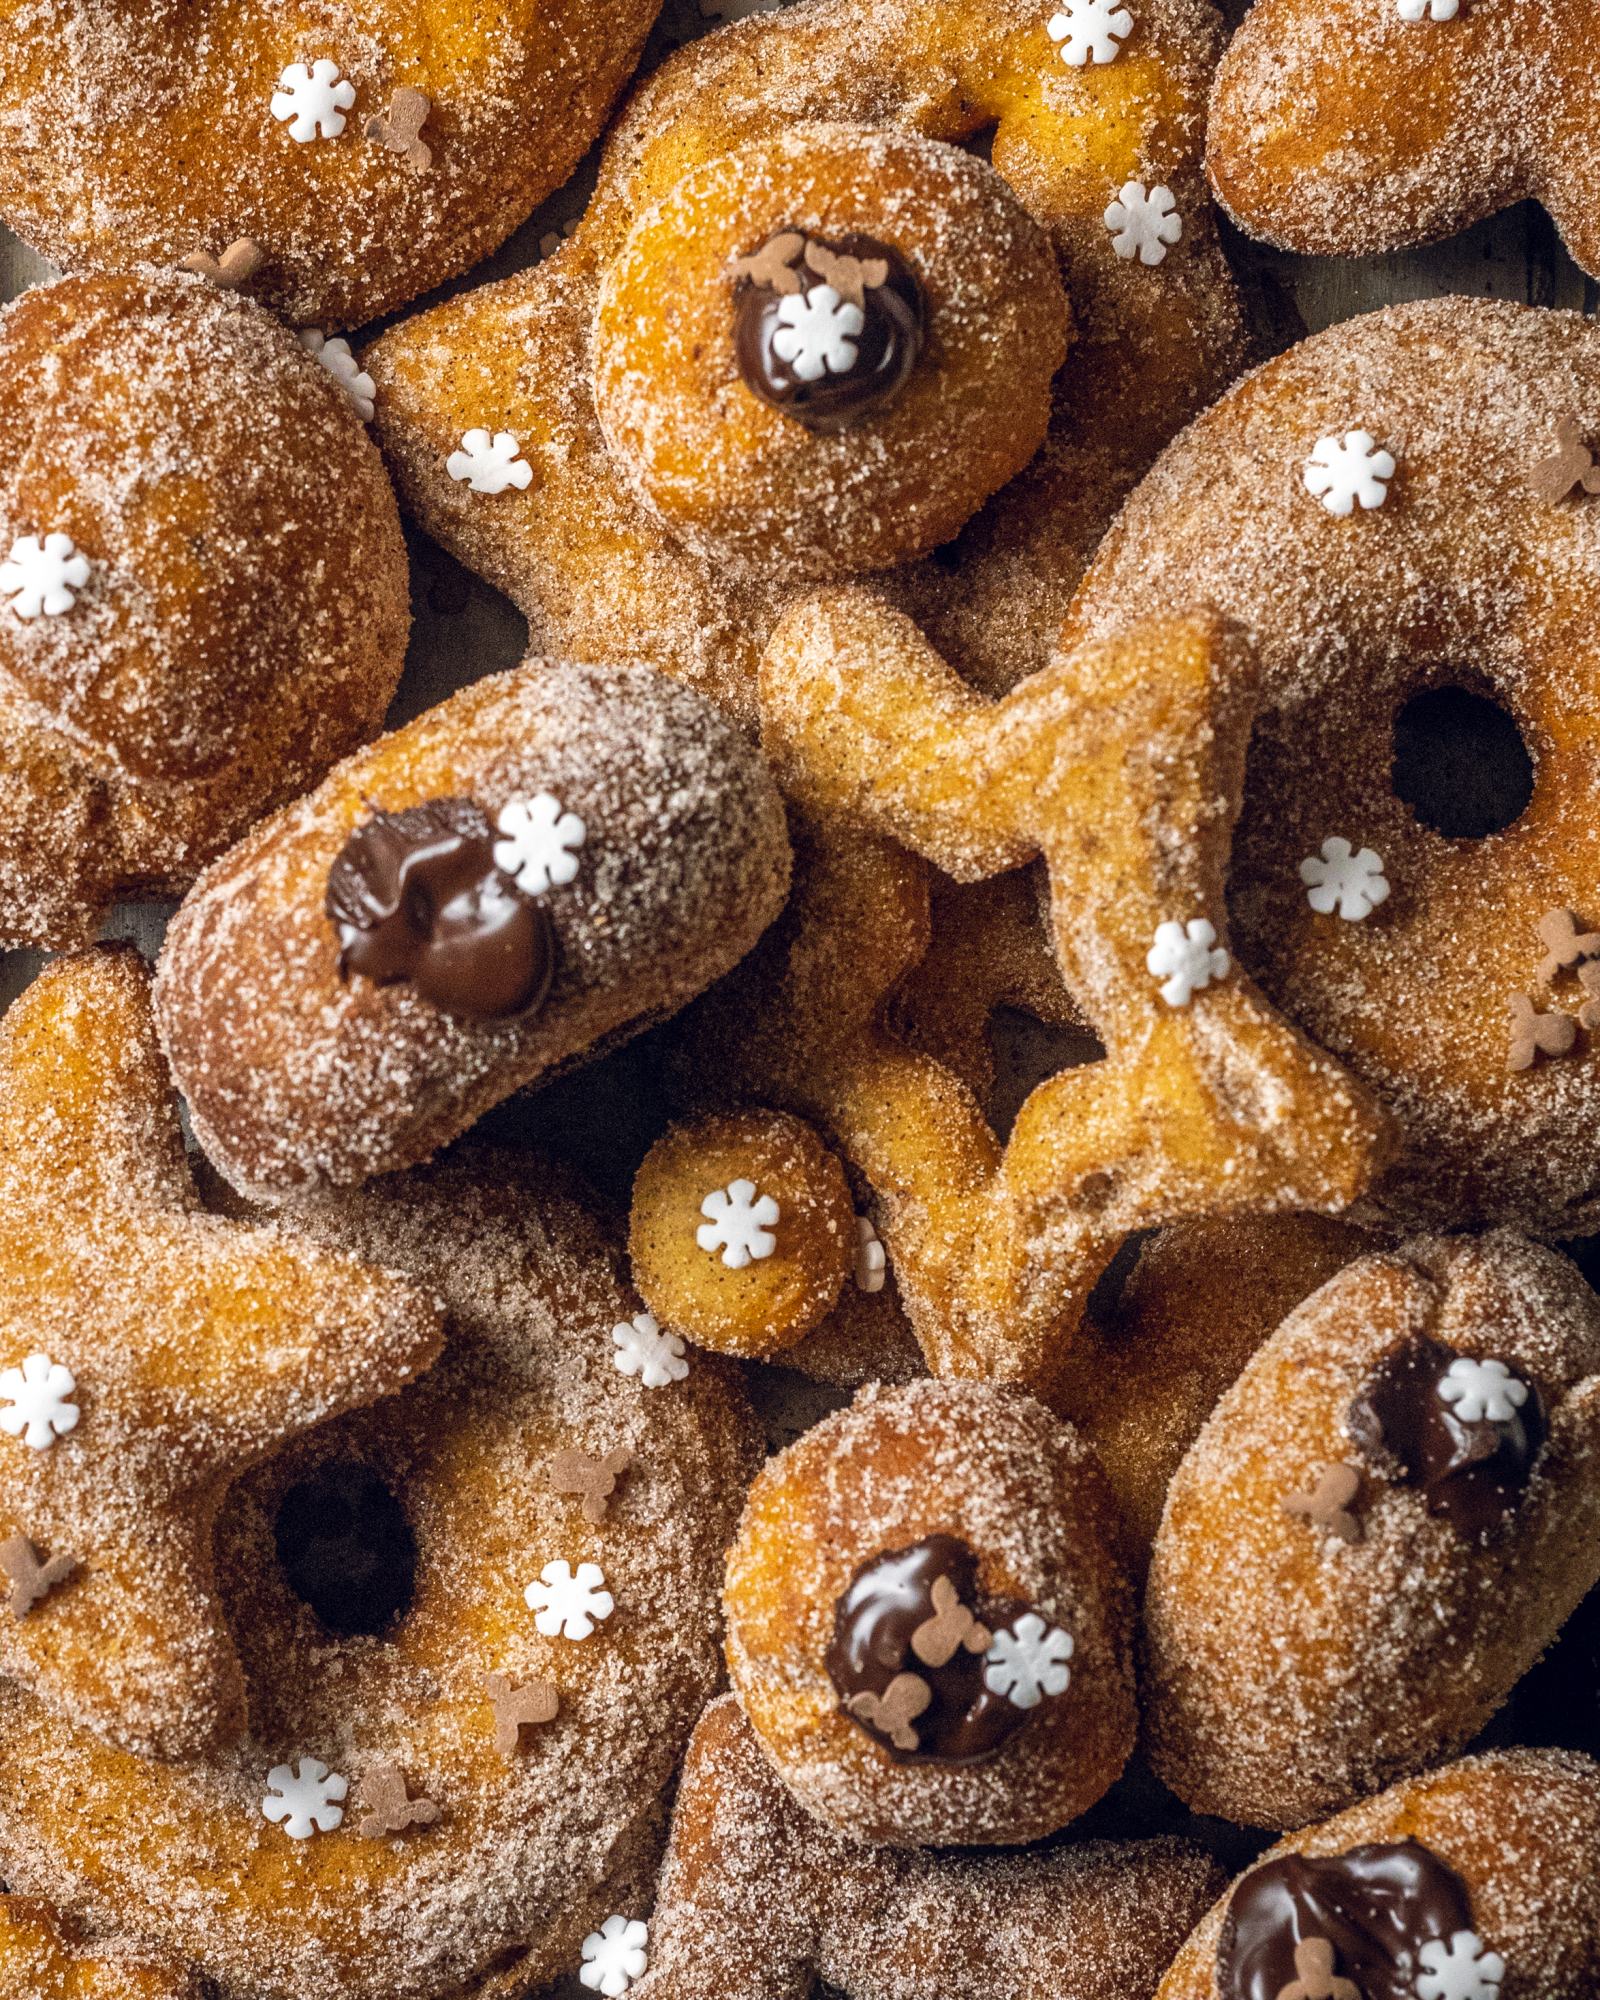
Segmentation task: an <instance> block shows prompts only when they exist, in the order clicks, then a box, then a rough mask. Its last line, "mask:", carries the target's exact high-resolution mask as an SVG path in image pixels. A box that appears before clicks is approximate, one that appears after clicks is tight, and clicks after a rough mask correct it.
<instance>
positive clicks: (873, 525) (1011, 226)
mask: <svg viewBox="0 0 1600 2000" xmlns="http://www.w3.org/2000/svg"><path fill="white" fill-rule="evenodd" d="M1066 347H1067V308H1066V301H1065V298H1064V296H1063V294H1062V290H1061V281H1060V279H1059V277H1058V275H1057V272H1056V261H1055V256H1054V254H1053V252H1052V250H1051V248H1050V243H1049V239H1048V238H1047V237H1046V235H1045V233H1044V231H1043V230H1042V229H1041V228H1040V227H1039V225H1038V224H1037V223H1036V222H1035V221H1034V220H1033V219H1032V217H1031V216H1029V214H1028V212H1027V210H1026V209H1025V208H1023V206H1022V205H1021V203H1020V202H1019V201H1018V200H1017V198H1016V197H1015V195H1013V194H1012V193H1011V191H1010V189H1009V188H1008V187H1007V186H1006V184H1005V182H1004V181H1003V180H1002V179H1001V178H1000V176H999V175H998V174H997V173H996V172H995V171H994V169H993V168H992V167H990V166H988V165H987V164H986V163H985V162H984V161H982V160H977V159H974V158H973V157H972V156H971V155H970V154H967V153H963V152H960V151H958V150H956V149H955V148H953V147H950V146H941V145H938V144H936V143H935V142H934V141H933V140H931V139H923V138H919V137H916V136H914V135H912V134H910V133H899V132H872V131H864V130H862V129H861V128H860V127H858V126H850V125H797V126H794V127H791V128H790V129H788V130H784V131H779V132H777V133H776V134H773V135H771V136H768V137H764V138H761V139H758V140H756V141H755V142H754V143H752V144H750V145H746V146H742V147H740V148H738V149H737V150H736V151H734V152H731V153H725V154H723V155H722V156H721V157H720V158H719V159H715V160H711V161H708V162H706V163H705V164H704V165H702V166H699V167H696V168H694V169H692V170H691V171H690V172H689V173H687V174H685V175H684V177H683V179H682V180H680V181H679V182H678V183H677V184H676V185H675V186H674V187H673V189H672V190H671V192H670V193H668V194H667V195H666V196H664V197H663V199H662V200H660V201H659V202H657V203H655V204H654V205H653V206H652V207H651V208H649V209H647V210H646V211H645V212H644V214H642V215H641V216H640V217H639V218H638V219H637V220H636V221H635V223H634V225H633V227H632V229H631V230H630V231H629V232H628V237H627V240H626V242H625V243H624V244H623V246H622V248H621V250H620V251H619V252H618V254H617V256H616V257H615V258H614V259H613V260H612V262H611V264H610V265H609V266H608V267H607V270H606V273H605V276H604V279H603V280H602V283H601V286H600V299H599V306H598V310H597V313H596V318H595V347H594V391H595V408H596V410H597V412H598V414H599V418H600V426H601V429H602V430H603V431H604V432H605V438H606V443H607V444H608V445H609V446H610V448H611V450H612V452H613V453H614V454H615V455H616V457H617V459H618V461H619V462H620V463H621V464H622V465H623V466H624V467H625V468H626V470H627V473H628V475H629V477H630V478H631V479H632V480H633V482H634V483H635V485H636V486H637V487H638V488H639V490H640V492H641V493H642V494H643V495H644V497H645V499H646V501H647V502H648V504H649V505H650V506H651V507H653V508H654V509H655V511H656V513H657V514H658V515H659V516H660V518H661V519H662V520H663V521H664V522H665V523H666V525H667V526H668V527H669V528H670V529H671V530H672V531H673V533H674V534H676V535H677V536H679V537H680V538H681V539H682V540H683V541H685V542H686V543H688V544H689V546H690V547H692V548H696V549H698V550H700V551H701V552H703V553H704V554H705V555H707V556H708V557H710V558H711V559H713V560H716V561H722V562H727V563H731V564H733V565H735V566H736V567H737V568H739V569H744V570H755V571H756V572H758V573H763V574H767V575H770V574H771V573H772V572H773V570H774V568H776V567H779V566H782V567H783V568H786V569H790V570H792V571H793V573H794V574H796V575H798V576H803V577H806V576H809V577H827V576H834V575H838V574H840V573H848V572H850V571H853V570H866V569H881V568H883V567H885V566H886V565H888V564H890V563H895V562H904V561H908V560H910V559H911V558H913V557H915V556H920V555H925V554H926V553H927V552H928V551H929V550H930V549H932V548H934V547H936V546H937V544H939V543H940V542H944V541H948V540H949V538H950V537H951V536H952V535H954V534H955V533H956V532H957V530H958V529H959V528H961V527H962V526H963V524H964V523H965V522H966V520H967V518H968V516H969V515H971V514H972V513H973V512H974V510H975V509H976V508H977V507H978V506H979V505H981V503H982V502H983V501H984V500H986V499H987V498H988V497H989V495H990V494H991V493H993V492H994V491H995V490H996V489H997V488H998V487H1000V486H1003V485H1004V484H1005V482H1006V481H1007V480H1008V479H1010V478H1011V477H1012V476H1013V475H1014V474H1015V473H1017V472H1020V471H1021V469H1022V468H1023V466H1024V465H1026V464H1027V462H1028V460H1029V459H1030V458H1032V456H1033V454H1034V452H1035V450H1036V449H1037V448H1038V445H1039V443H1040V440H1041V439H1042V438H1043V436H1044V433H1045V427H1046V425H1047V424H1048V422H1049V418H1050V382H1051V378H1052V377H1053V376H1054V374H1055V372H1056V370H1057V369H1058V368H1059V367H1060V366H1061V363H1062V360H1063V358H1064V356H1065V354H1066Z"/></svg>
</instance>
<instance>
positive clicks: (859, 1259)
mask: <svg viewBox="0 0 1600 2000" xmlns="http://www.w3.org/2000/svg"><path fill="white" fill-rule="evenodd" d="M855 1279H856V1289H857V1290H858V1291H863V1292H881V1291H882V1290H883V1288H884V1286H885V1285H886V1284H887V1283H888V1281H889V1258H888V1254H887V1252H886V1251H885V1250H884V1247H883V1239H882V1237H880V1236H879V1234H878V1232H877V1230H875V1229H874V1228H873V1226H872V1223H871V1220H870V1219H869V1218H868V1217H867V1216H865V1215H858V1216H857V1217H856V1256H855Z"/></svg>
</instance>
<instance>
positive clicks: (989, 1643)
mask: <svg viewBox="0 0 1600 2000" xmlns="http://www.w3.org/2000/svg"><path fill="white" fill-rule="evenodd" d="M1117 1534H1118V1529H1117V1522H1116V1513H1115V1508H1114V1506H1113V1503H1112V1500H1111V1496H1110V1493H1109V1491H1108V1490H1107V1488H1106V1485H1105V1481H1104V1479H1103V1477H1102V1475H1101V1473H1100V1470H1099V1468H1098V1466H1097V1465H1096V1464H1095V1463H1094V1459H1093V1455H1092V1454H1091V1453H1090V1452H1089V1451H1088V1450H1087V1448H1086V1447H1085V1446H1084V1445H1083V1444H1082V1442H1081V1441H1080V1440H1079V1439H1078V1437H1077V1436H1076V1435H1075V1433H1074V1432H1072V1431H1071V1430H1070V1429H1068V1428H1067V1426H1065V1425H1064V1424H1062V1423H1061V1422H1059V1421H1058V1420H1057V1419H1056V1418H1055V1417H1053V1416H1051V1414H1050V1413H1049V1411H1048V1410H1046V1409H1045V1408H1044V1407H1043V1405H1042V1404H1039V1403H1036V1402H1034V1401H1033V1400H1032V1398H1031V1397H1028V1396H1024V1395H1022V1394H1020V1393H1018V1392H1016V1391H1013V1390H1007V1389H997V1388H991V1387H988V1386H984V1385H980V1384H977V1383H959V1384H957V1383H945V1382H933V1381H924V1382H914V1383H910V1384H908V1385H906V1386H905V1387H902V1388H898V1389H881V1388H877V1387H868V1388H866V1389H864V1390H862V1391H861V1393H860V1394H859V1395H858V1396H857V1397H856V1399H855V1401H854V1402H853V1403H852V1404H851V1405H850V1406H849V1408H848V1409H845V1410H841V1411H839V1412H837V1413H836V1414H835V1415H833V1416H831V1417H828V1418H826V1419H825V1420H824V1421H823V1422H822V1423H820V1424H818V1425H817V1426H816V1427H815V1429H813V1430H811V1431H808V1432H807V1433H806V1434H805V1436H803V1437H802V1438H801V1439H800V1440H799V1441H798V1442H797V1443H795V1444H792V1445H790V1446H789V1448H788V1449H787V1450H786V1451H784V1452H782V1453H780V1454H779V1455H778V1457H776V1458H774V1459H771V1460H769V1461H768V1463H767V1464H766V1465H765V1466H764V1467H763V1469H762V1471H761V1474H760V1476H759V1477H758V1478H757V1479H756V1482H755V1484H754V1485H753V1486H752V1488H751V1489H750V1495H749V1499H748V1501H747V1503H746V1506H745V1513H744V1519H743V1521H742V1522H741V1524H740V1527H739V1534H738V1539H737V1541H736V1542H735V1543H734V1546H733V1548H732V1550H731V1552H730V1554H729V1557H728V1574H727V1588H726V1591H725V1595H724V1608H725V1611H726V1615H727V1625H728V1639H727V1646H728V1666H729V1670H730V1673H731V1675H732V1679H733V1687H734V1692H735V1693H736V1694H737V1695H738V1697H739V1701H740V1704H741V1705H742V1707H743V1709H744V1712H745V1714H746V1715H747V1716H748V1717H749V1719H750V1723H751V1726H752V1727H753V1729H754V1730H755V1733H756V1735H757V1737H758V1738H759V1739H760V1742H761V1745H762V1748H763V1749H764V1751H765V1752H766V1755H767V1757H768V1759H769V1760H770V1762H771V1763H772V1766H773V1768H774V1769H775V1770H776V1771H777V1773H778V1775H779V1777H780V1778H782V1780H783V1781H784V1783H785V1784H786V1785H787V1786H788V1787H789V1789H790V1790H791V1791H792V1792H793V1793H794V1795H795V1796H796V1798H798V1799H799V1801H800V1803H801V1804H802V1805H803V1806H805V1807H806V1808H807V1809H808V1810H809V1811H810V1812H812V1813H814V1814H816V1815H817V1816H818V1817H819V1818H820V1819H821V1820H823V1821H824V1822H825V1823H826V1824H827V1825H828V1826H830V1827H832V1828H834V1829H836V1830H837V1831H839V1832H842V1833H844V1834H846V1835H847V1836H849V1837H850V1838H852V1839H856V1840H864V1841H875V1842H882V1843H885V1844H887V1845H891V1846H937V1847H945V1846H954V1845H968V1846H970V1845H985V1846H1014V1845H1020V1844H1022V1843H1024V1842H1027V1841H1031V1840H1038V1839H1040V1838H1042V1837H1043V1836H1044V1835H1045V1834H1048V1833H1053V1832H1054V1831H1055V1830H1056V1829H1057V1828H1059V1827H1062V1826H1065V1825H1066V1824H1067V1823H1068V1822H1069V1821H1070V1820H1072V1819H1075V1818H1076V1817H1077V1816H1078V1815H1079V1814H1080V1813H1082V1812H1084V1811H1086V1810H1087V1809H1088V1808H1089V1807H1090V1806H1091V1805H1093V1804H1094V1802H1095V1801H1096V1799H1098V1798H1099V1797H1100V1796H1101V1795H1102V1794H1103V1793H1104V1792H1105V1791H1106V1790H1107V1788H1108V1787H1109V1786H1110V1785H1111V1784H1112V1783H1113V1782H1114V1781H1115V1779H1116V1778H1117V1776H1118V1774H1119V1773H1120V1772H1121V1770H1122V1767H1123V1765H1124V1763H1125V1762H1126V1761H1127V1757H1128V1753H1129V1751H1130V1750H1131V1749H1132V1746H1133V1734H1134V1723H1135V1713H1134V1700H1133V1682H1132V1672H1131V1666H1130V1649H1129V1600H1128V1591H1127V1585H1126V1582H1125V1580H1124V1577H1123V1575H1122V1571H1121V1568H1120V1563H1119V1556H1118V1552H1117Z"/></svg>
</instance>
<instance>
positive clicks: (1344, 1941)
mask: <svg viewBox="0 0 1600 2000" xmlns="http://www.w3.org/2000/svg"><path fill="white" fill-rule="evenodd" d="M1471 1929H1472V1898H1471V1897H1470V1896H1469V1895H1468V1893H1467V1886H1466V1884H1465V1883H1464V1882H1463V1881H1462V1880H1461V1877H1460V1876H1459V1875H1457V1874H1456V1872H1455V1871H1454V1869H1452V1868H1447V1867H1446V1866H1445V1864H1444V1863H1443V1862H1442V1861H1441V1860H1440V1859H1439V1857H1438V1856H1437V1855H1436V1854H1433V1853H1430V1852H1429V1850H1428V1849H1427V1848H1426V1847H1424V1846H1423V1845H1422V1844H1421V1842H1420V1841H1416V1840H1403V1841H1400V1842H1398V1843H1396V1844H1395V1845H1393V1846H1384V1847H1377V1846H1374V1847H1355V1848H1352V1849H1351V1850H1350V1852H1349V1853H1348V1854H1341V1855H1337V1856H1333V1857H1331V1858H1329V1859H1326V1860H1313V1859H1311V1858H1310V1857H1309V1856H1307V1855H1303V1854H1286V1855H1284V1856H1282V1857H1281V1858H1280V1859H1279V1860H1277V1861H1268V1862H1266V1863H1264V1864H1263V1866H1261V1867H1260V1868H1257V1869H1255V1870H1254V1871H1253V1872H1252V1873H1251V1874H1249V1875H1247V1876H1246V1877H1245V1878H1244V1880H1243V1881H1242V1882H1241V1883H1240V1884H1239V1886H1238V1888H1237V1889H1235V1890H1234V1892H1233V1900H1232V1902H1231V1903H1230V1904H1229V1906H1228V1915H1227V1919H1226V1921H1225V1922H1224V1924H1223V1926H1222V1937H1221V1939H1220V1941H1219V1942H1218V1945H1217V1991H1218V1993H1219V1995H1220V1996H1221V2000H1278V1996H1279V1995H1280V1994H1281V1993H1282V1992H1283V1990H1284V1988H1285V1987H1292V1986H1293V1985H1294V1983H1295V1978H1296V1972H1295V1948H1296V1946H1297V1945H1299V1944H1300V1943H1302V1942H1303V1941H1306V1940H1309V1939H1312V1938H1324V1939H1326V1940H1327V1941H1328V1942H1329V1943H1330V1944H1331V1945H1332V1946H1333V1948H1334V1971H1335V1972H1336V1973H1337V1974H1338V1976H1339V1977H1340V1978H1342V1979H1349V1980H1353V1981H1354V1982H1355V1984H1356V1985H1357V1986H1358V1987H1359V1988H1360V1990H1361V1994H1362V2000H1416V1993H1417V1975H1418V1973H1419V1971H1420V1970H1421V1969H1422V1968H1421V1967H1420V1966H1419V1963H1418V1959H1419V1956H1420V1954H1421V1951H1422V1948H1423V1946H1424V1945H1426V1944H1431V1943H1433V1942H1434V1940H1435V1939H1439V1938H1444V1939H1449V1938H1451V1937H1453V1936H1454V1935H1455V1933H1456V1932H1457V1931H1469V1930H1471Z"/></svg>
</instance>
